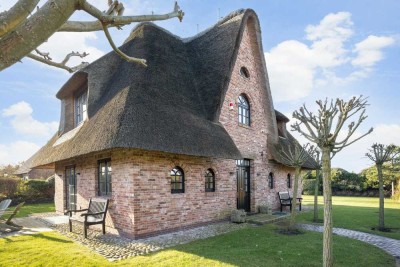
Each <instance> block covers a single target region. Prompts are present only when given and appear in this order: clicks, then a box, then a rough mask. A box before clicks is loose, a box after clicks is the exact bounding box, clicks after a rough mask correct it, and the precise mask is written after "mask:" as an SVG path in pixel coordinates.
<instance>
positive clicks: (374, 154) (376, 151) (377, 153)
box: [365, 144, 396, 231]
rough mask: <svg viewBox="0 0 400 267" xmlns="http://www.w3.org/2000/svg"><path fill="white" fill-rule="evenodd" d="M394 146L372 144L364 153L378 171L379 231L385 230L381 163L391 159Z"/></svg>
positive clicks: (394, 152)
mask: <svg viewBox="0 0 400 267" xmlns="http://www.w3.org/2000/svg"><path fill="white" fill-rule="evenodd" d="M395 154H396V146H394V145H389V146H385V145H382V144H373V145H372V149H369V152H368V153H366V154H365V155H366V156H367V157H368V158H369V159H370V160H372V161H373V162H375V166H376V169H377V171H378V179H379V224H378V229H379V230H380V231H384V230H385V213H384V212H385V195H384V191H383V175H382V165H383V163H385V162H388V161H391V160H392V158H394V157H395Z"/></svg>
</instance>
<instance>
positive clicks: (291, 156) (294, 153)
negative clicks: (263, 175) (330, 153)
mask: <svg viewBox="0 0 400 267" xmlns="http://www.w3.org/2000/svg"><path fill="white" fill-rule="evenodd" d="M276 148H277V151H278V153H279V154H280V156H281V160H282V163H283V164H285V165H287V166H290V167H293V168H295V175H294V184H293V195H292V199H293V200H292V211H291V214H290V221H289V226H288V230H289V231H293V230H294V228H295V223H296V206H297V191H298V188H299V178H300V173H301V168H302V167H303V165H304V163H306V161H307V160H308V159H309V158H310V155H312V154H313V153H314V147H313V146H310V144H306V145H304V146H300V144H298V143H295V144H294V146H289V147H288V148H287V149H285V148H283V147H282V146H281V145H277V146H276Z"/></svg>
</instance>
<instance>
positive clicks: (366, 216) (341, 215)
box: [298, 196, 400, 239]
mask: <svg viewBox="0 0 400 267" xmlns="http://www.w3.org/2000/svg"><path fill="white" fill-rule="evenodd" d="M303 198H304V199H303V201H304V204H305V205H314V197H313V196H303ZM332 201H333V210H332V211H333V226H334V227H342V228H347V229H353V230H358V231H362V232H368V233H373V234H377V235H382V236H387V237H391V238H395V239H400V204H399V203H396V202H395V201H393V200H391V199H385V226H386V227H388V228H392V232H380V231H376V230H371V228H373V227H377V225H378V207H379V198H372V197H371V198H370V197H339V196H335V197H333V198H332ZM318 203H319V204H321V205H320V208H319V214H318V216H319V219H322V218H323V208H322V207H323V205H322V203H323V199H322V197H319V198H318ZM312 219H313V212H306V213H303V214H301V215H299V217H298V220H299V221H302V222H305V223H310V222H312Z"/></svg>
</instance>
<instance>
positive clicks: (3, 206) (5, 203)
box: [0, 199, 11, 217]
mask: <svg viewBox="0 0 400 267" xmlns="http://www.w3.org/2000/svg"><path fill="white" fill-rule="evenodd" d="M10 204H11V199H4V200H2V201H1V202H0V217H1V216H3V215H4V214H8V213H9V212H7V211H6V210H7V209H8V207H9V206H10Z"/></svg>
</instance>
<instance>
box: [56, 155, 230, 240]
mask: <svg viewBox="0 0 400 267" xmlns="http://www.w3.org/2000/svg"><path fill="white" fill-rule="evenodd" d="M102 158H111V166H112V186H113V192H112V195H111V196H110V200H111V201H110V210H109V211H110V214H109V216H108V221H107V225H108V226H110V227H115V228H117V229H118V230H119V232H120V233H126V234H130V235H134V236H136V237H138V236H144V235H149V234H151V233H154V232H159V231H167V230H172V229H181V228H185V227H189V226H192V225H195V224H201V223H207V222H210V221H217V220H221V219H226V218H227V217H228V216H229V214H230V212H231V211H232V210H233V209H235V208H236V176H235V174H236V172H235V162H234V160H219V159H209V158H200V157H192V156H183V155H174V154H168V153H162V152H150V151H139V150H123V149H117V150H113V151H112V152H109V153H102V154H95V155H91V156H87V157H85V158H80V159H79V158H77V159H75V160H74V161H70V162H63V163H58V164H57V166H56V173H57V174H62V173H64V172H65V167H66V166H68V165H75V168H76V172H77V173H79V175H77V206H78V208H79V207H82V208H83V207H86V206H87V204H88V201H89V198H90V197H96V196H97V186H98V185H97V161H98V160H99V159H102ZM175 166H179V167H181V168H182V169H183V171H184V174H185V193H181V194H171V185H170V184H171V178H170V171H171V169H172V168H173V167H175ZM208 168H212V169H213V170H214V172H215V176H216V191H215V192H205V178H204V174H205V171H206V170H207V169H208ZM62 175H63V176H62V177H60V176H59V175H57V178H56V190H57V194H56V201H55V203H56V209H57V211H58V212H62V211H63V210H64V208H65V205H66V204H65V203H66V202H65V201H66V196H65V183H64V180H63V179H65V174H62Z"/></svg>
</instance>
